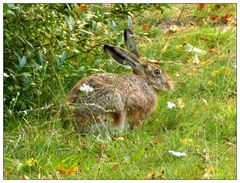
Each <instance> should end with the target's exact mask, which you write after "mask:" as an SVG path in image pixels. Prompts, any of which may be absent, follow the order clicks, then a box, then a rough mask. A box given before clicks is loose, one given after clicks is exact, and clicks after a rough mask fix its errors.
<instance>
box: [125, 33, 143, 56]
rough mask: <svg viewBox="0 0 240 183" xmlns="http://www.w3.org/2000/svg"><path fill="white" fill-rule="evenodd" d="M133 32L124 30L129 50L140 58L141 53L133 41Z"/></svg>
mask: <svg viewBox="0 0 240 183" xmlns="http://www.w3.org/2000/svg"><path fill="white" fill-rule="evenodd" d="M133 35H134V33H133V31H132V29H125V30H124V40H125V43H126V45H127V50H128V51H130V52H131V53H133V54H134V55H136V57H137V58H140V53H139V50H138V47H137V45H136V43H135V41H134V39H133Z"/></svg>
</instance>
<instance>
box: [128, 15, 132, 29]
mask: <svg viewBox="0 0 240 183" xmlns="http://www.w3.org/2000/svg"><path fill="white" fill-rule="evenodd" d="M131 27H132V17H131V16H129V15H128V28H131Z"/></svg>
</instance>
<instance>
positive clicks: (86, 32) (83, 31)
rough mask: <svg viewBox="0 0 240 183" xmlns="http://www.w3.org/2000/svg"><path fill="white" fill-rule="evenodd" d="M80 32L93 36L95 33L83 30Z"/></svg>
mask: <svg viewBox="0 0 240 183" xmlns="http://www.w3.org/2000/svg"><path fill="white" fill-rule="evenodd" d="M80 32H82V33H85V34H89V35H93V33H91V32H88V31H86V30H83V29H81V30H80Z"/></svg>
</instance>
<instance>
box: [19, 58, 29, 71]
mask: <svg viewBox="0 0 240 183" xmlns="http://www.w3.org/2000/svg"><path fill="white" fill-rule="evenodd" d="M26 62H27V60H26V57H25V56H23V57H22V59H21V60H20V61H19V67H20V68H23V67H24V66H25V64H26Z"/></svg>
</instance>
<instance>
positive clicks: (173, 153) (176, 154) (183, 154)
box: [168, 150, 187, 157]
mask: <svg viewBox="0 0 240 183" xmlns="http://www.w3.org/2000/svg"><path fill="white" fill-rule="evenodd" d="M168 152H169V153H171V154H172V155H174V156H178V157H180V156H187V154H186V153H185V152H176V151H173V150H169V151H168Z"/></svg>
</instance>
